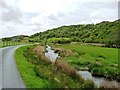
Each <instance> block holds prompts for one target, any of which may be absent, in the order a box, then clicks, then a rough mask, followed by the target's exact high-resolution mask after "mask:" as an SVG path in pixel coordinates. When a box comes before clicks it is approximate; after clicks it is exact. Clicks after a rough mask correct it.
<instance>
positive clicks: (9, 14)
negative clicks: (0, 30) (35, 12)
mask: <svg viewBox="0 0 120 90" xmlns="http://www.w3.org/2000/svg"><path fill="white" fill-rule="evenodd" d="M0 10H2V12H1V21H3V22H15V23H22V21H21V18H22V15H23V14H22V12H21V11H20V10H19V9H18V8H17V7H12V6H8V5H7V4H6V3H5V2H4V1H3V0H1V1H0Z"/></svg>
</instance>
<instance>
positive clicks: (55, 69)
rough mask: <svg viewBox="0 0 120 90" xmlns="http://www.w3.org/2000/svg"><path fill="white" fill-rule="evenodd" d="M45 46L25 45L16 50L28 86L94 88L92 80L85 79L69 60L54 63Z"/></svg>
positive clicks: (16, 57)
mask: <svg viewBox="0 0 120 90" xmlns="http://www.w3.org/2000/svg"><path fill="white" fill-rule="evenodd" d="M44 51H45V48H44V46H35V45H34V46H23V47H20V48H19V49H17V50H16V52H15V59H16V63H17V67H18V70H19V72H20V74H21V76H22V78H23V80H24V82H25V85H26V87H27V88H94V87H95V86H94V84H93V82H92V81H90V80H87V81H85V80H83V79H82V78H81V77H80V76H78V75H77V74H76V70H75V69H74V68H73V67H71V66H70V65H69V64H68V63H67V62H65V61H62V60H57V61H56V62H55V63H54V64H53V63H51V62H50V60H48V59H47V58H46V57H45V56H44V53H43V52H44Z"/></svg>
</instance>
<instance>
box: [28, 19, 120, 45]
mask: <svg viewBox="0 0 120 90" xmlns="http://www.w3.org/2000/svg"><path fill="white" fill-rule="evenodd" d="M119 25H120V20H116V21H113V22H109V21H103V22H101V23H98V24H87V25H70V26H61V27H58V28H54V29H51V30H47V31H45V32H40V33H36V34H34V35H31V36H30V37H29V39H30V41H32V40H33V41H36V42H37V41H38V42H39V41H43V40H45V39H47V40H48V41H49V39H50V38H51V39H52V38H54V40H56V39H55V38H59V39H60V38H69V39H70V41H71V42H85V43H101V44H107V45H120V40H119V37H118V36H119V35H118V34H120V30H118V28H119Z"/></svg>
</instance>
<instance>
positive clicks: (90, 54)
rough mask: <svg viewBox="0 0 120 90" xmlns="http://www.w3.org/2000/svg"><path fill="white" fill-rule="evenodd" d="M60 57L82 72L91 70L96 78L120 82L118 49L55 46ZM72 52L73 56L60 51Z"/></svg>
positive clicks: (82, 45) (68, 45) (80, 45)
mask: <svg viewBox="0 0 120 90" xmlns="http://www.w3.org/2000/svg"><path fill="white" fill-rule="evenodd" d="M53 48H54V49H56V50H58V53H60V56H61V57H62V58H63V59H64V60H66V61H68V62H69V63H70V64H71V65H72V66H74V67H75V68H77V69H80V70H89V71H90V72H91V73H92V74H93V75H94V76H99V77H106V78H108V79H111V80H112V79H115V80H118V81H120V74H119V71H118V49H117V48H106V47H98V46H92V45H85V44H61V45H53ZM62 49H65V50H71V51H72V54H70V55H67V56H66V55H64V54H67V53H64V51H63V52H61V51H60V50H62Z"/></svg>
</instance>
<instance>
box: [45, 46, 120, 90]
mask: <svg viewBox="0 0 120 90" xmlns="http://www.w3.org/2000/svg"><path fill="white" fill-rule="evenodd" d="M46 50H47V52H45V56H46V57H47V58H49V59H50V60H51V62H55V60H56V59H57V58H58V57H59V54H57V53H54V50H52V48H51V46H49V45H47V46H46ZM77 73H78V74H79V75H80V76H81V77H82V78H83V79H84V80H87V79H89V80H92V81H93V82H94V84H95V85H96V86H97V88H99V87H100V86H101V87H106V88H118V87H119V86H120V83H118V82H117V81H114V80H113V81H110V80H107V79H105V78H103V77H101V78H100V77H94V76H92V74H91V73H90V72H89V71H78V72H77Z"/></svg>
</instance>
